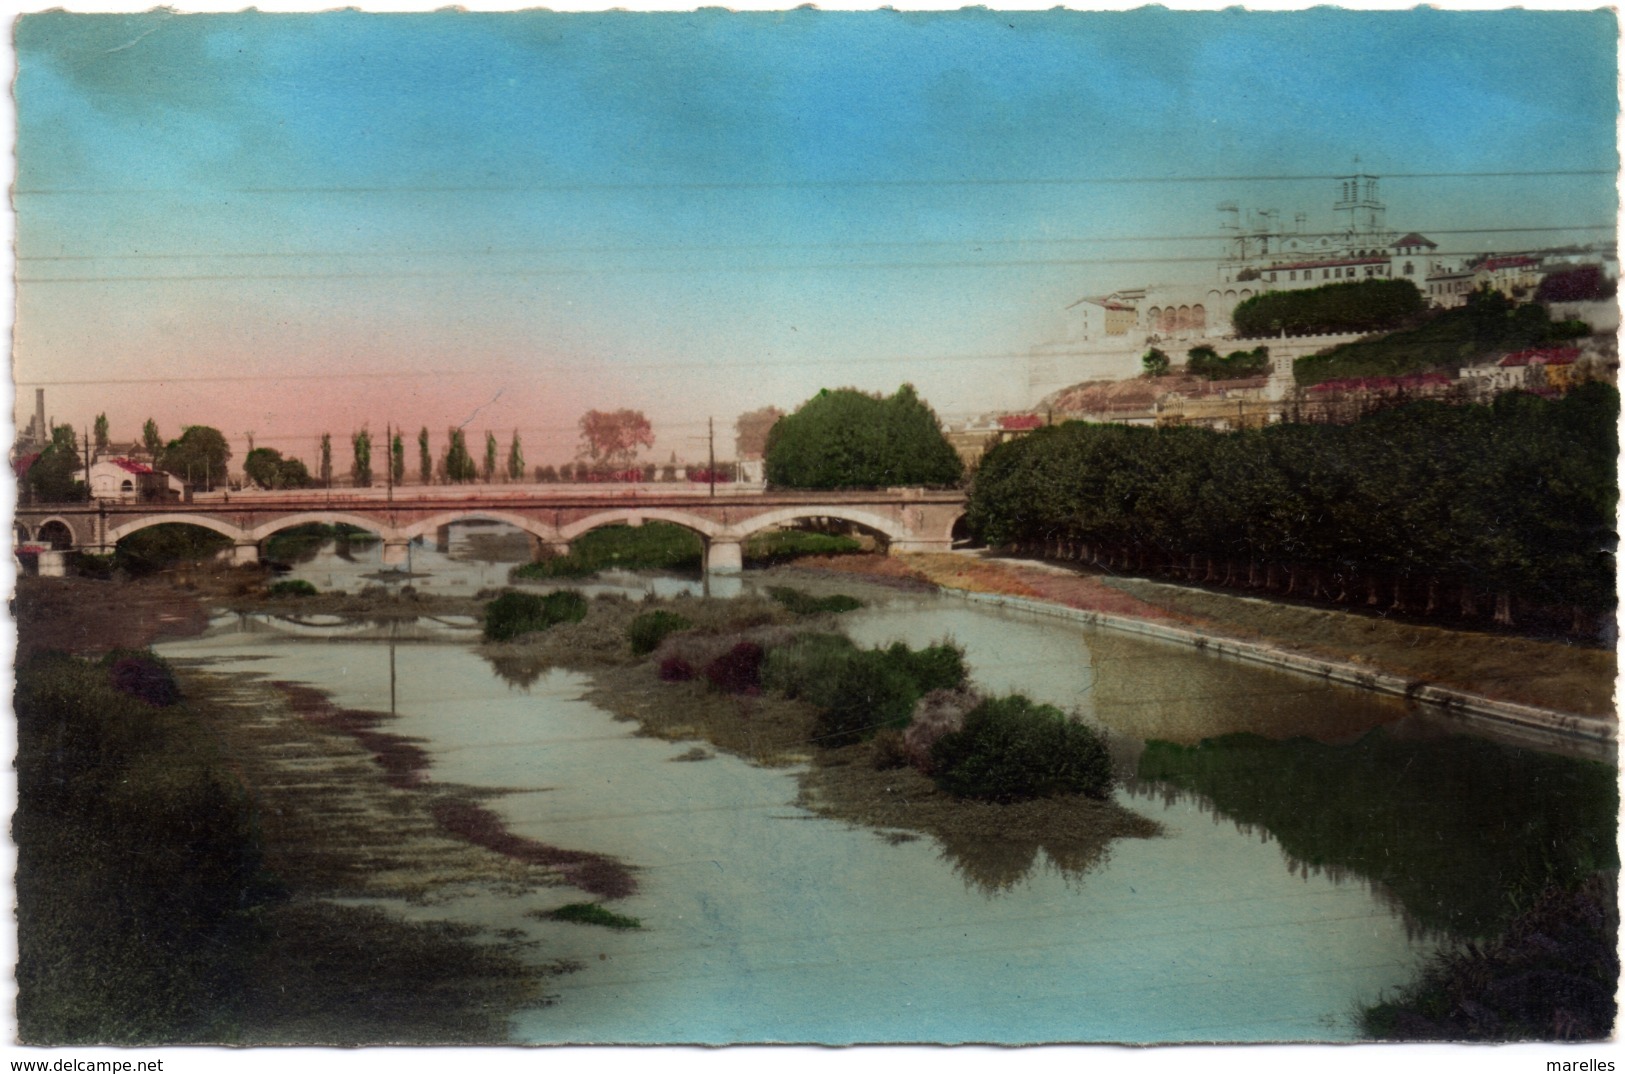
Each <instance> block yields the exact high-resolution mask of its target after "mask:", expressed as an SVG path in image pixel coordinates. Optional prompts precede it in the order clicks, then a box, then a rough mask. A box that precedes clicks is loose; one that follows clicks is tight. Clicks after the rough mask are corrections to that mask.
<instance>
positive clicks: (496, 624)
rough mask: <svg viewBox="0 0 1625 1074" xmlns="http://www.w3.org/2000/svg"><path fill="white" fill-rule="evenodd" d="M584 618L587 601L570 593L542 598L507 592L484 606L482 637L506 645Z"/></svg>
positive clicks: (568, 590) (569, 591) (545, 595)
mask: <svg viewBox="0 0 1625 1074" xmlns="http://www.w3.org/2000/svg"><path fill="white" fill-rule="evenodd" d="M586 617H587V599H586V598H585V597H583V596H582V595H581V594H580V593H577V592H575V591H574V590H570V589H559V590H555V591H554V592H552V593H547V594H543V595H538V594H536V593H515V592H507V593H503V594H502V595H501V596H499V597H497V599H496V600H493V601H492V602H491V603H489V604H487V605H486V606H485V637H486V640H488V641H508V640H509V639H511V638H517V637H519V635H521V634H529V633H531V632H533V631H538V630H546V629H547V628H548V627H551V626H554V625H555V624H558V623H579V622H580V621H581V620H583V619H585V618H586Z"/></svg>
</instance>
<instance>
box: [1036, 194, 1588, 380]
mask: <svg viewBox="0 0 1625 1074" xmlns="http://www.w3.org/2000/svg"><path fill="white" fill-rule="evenodd" d="M1380 182H1381V180H1380V178H1379V177H1378V176H1375V175H1372V174H1370V173H1368V172H1363V171H1357V172H1355V173H1353V174H1349V175H1344V176H1340V177H1338V179H1337V180H1336V188H1335V198H1334V200H1333V204H1332V213H1333V219H1334V224H1333V226H1332V227H1331V229H1329V230H1324V231H1315V230H1311V228H1310V227H1309V223H1308V220H1309V218H1308V214H1306V213H1302V212H1299V213H1296V214H1295V215H1294V216H1293V218H1292V221H1291V223H1289V224H1283V223H1282V221H1281V215H1280V213H1279V211H1278V210H1275V209H1255V210H1243V209H1242V208H1241V207H1240V206H1239V205H1237V203H1235V202H1225V203H1223V204H1221V205H1220V206H1219V207H1218V209H1219V213H1220V218H1221V223H1220V228H1221V230H1222V231H1223V232H1224V234H1225V236H1226V239H1225V242H1226V248H1225V250H1224V252H1223V254H1222V255H1221V256H1220V257H1219V258H1218V259H1217V260H1216V261H1215V263H1214V271H1213V279H1212V281H1211V282H1208V283H1170V284H1147V285H1145V286H1141V287H1132V288H1124V289H1120V290H1117V291H1112V292H1110V293H1108V294H1104V295H1089V296H1085V297H1083V298H1080V299H1078V300H1077V301H1075V302H1073V303H1072V304H1071V305H1069V306H1067V307H1066V309H1065V316H1066V321H1065V326H1064V328H1063V330H1062V332H1061V333H1060V335H1059V336H1058V337H1057V338H1055V339H1051V340H1047V341H1045V342H1044V343H1041V344H1038V345H1037V346H1034V347H1032V348H1031V349H1030V351H1029V352H1028V359H1027V368H1028V377H1027V379H1028V391H1029V392H1030V393H1031V397H1032V398H1040V397H1043V396H1046V395H1050V394H1053V393H1054V392H1056V391H1058V390H1060V389H1063V388H1066V387H1068V386H1071V385H1075V384H1083V383H1087V382H1091V381H1097V380H1119V379H1125V378H1131V377H1135V376H1137V375H1138V374H1139V373H1140V371H1141V369H1140V359H1141V357H1142V356H1143V355H1144V354H1145V352H1146V351H1147V350H1148V349H1150V348H1151V347H1159V348H1161V349H1162V350H1163V351H1164V352H1165V353H1167V355H1168V357H1169V358H1170V359H1171V360H1173V361H1174V362H1175V363H1178V362H1179V361H1181V360H1182V359H1183V357H1184V354H1185V352H1186V351H1187V350H1189V349H1190V348H1191V347H1194V346H1197V345H1199V344H1204V343H1205V344H1208V345H1210V346H1212V347H1213V348H1214V349H1215V350H1218V351H1219V352H1221V353H1224V352H1226V351H1230V350H1234V349H1238V348H1240V349H1251V345H1252V344H1255V343H1263V344H1267V345H1269V346H1270V348H1271V354H1272V356H1275V355H1276V352H1277V349H1278V348H1280V347H1283V346H1285V345H1286V341H1282V340H1270V339H1264V340H1247V341H1240V340H1236V339H1235V338H1234V332H1235V329H1234V325H1233V324H1232V320H1231V319H1232V317H1233V315H1234V313H1235V310H1236V307H1237V306H1239V305H1241V303H1243V302H1246V301H1247V300H1248V299H1250V298H1254V297H1257V296H1258V295H1262V294H1267V293H1270V292H1273V291H1286V290H1297V289H1303V288H1309V287H1320V286H1324V285H1326V284H1334V283H1355V282H1359V281H1363V280H1372V279H1384V280H1409V281H1410V282H1412V283H1413V284H1415V285H1416V288H1417V290H1418V291H1420V292H1421V294H1422V297H1423V299H1424V301H1425V302H1426V303H1427V304H1428V305H1430V306H1434V307H1438V308H1446V309H1448V308H1451V307H1454V306H1460V305H1463V304H1464V303H1465V302H1466V301H1467V296H1468V295H1470V294H1471V293H1472V292H1473V291H1474V290H1475V289H1477V288H1480V287H1490V288H1493V289H1495V290H1498V291H1501V292H1502V293H1503V294H1506V295H1507V296H1508V297H1510V298H1514V299H1518V300H1528V299H1529V298H1530V297H1532V296H1533V294H1534V292H1535V289H1536V288H1537V287H1538V286H1539V284H1540V279H1541V277H1542V275H1543V274H1544V272H1545V271H1547V270H1548V269H1549V268H1550V267H1554V266H1560V267H1564V268H1573V267H1574V266H1576V265H1580V264H1598V265H1600V266H1601V267H1602V270H1603V272H1604V273H1605V275H1607V276H1608V278H1610V279H1617V278H1618V272H1619V268H1618V259H1617V257H1616V256H1615V254H1614V253H1613V251H1612V250H1602V249H1593V248H1572V247H1571V248H1566V249H1563V250H1553V251H1534V252H1519V253H1507V254H1499V255H1492V256H1488V257H1483V258H1479V259H1477V260H1476V261H1473V262H1471V263H1468V262H1467V261H1465V260H1464V259H1463V258H1461V257H1459V256H1456V255H1450V254H1441V253H1440V251H1439V245H1438V243H1436V242H1434V241H1433V240H1432V239H1430V238H1428V237H1427V236H1426V235H1424V234H1422V233H1421V232H1417V231H1408V232H1406V233H1404V234H1402V235H1401V234H1399V233H1398V232H1396V231H1394V230H1393V229H1391V228H1389V227H1388V224H1387V220H1386V216H1387V206H1386V205H1385V204H1384V202H1383V200H1382V196H1381V190H1380ZM1591 316H1595V315H1591ZM1599 330H1606V329H1599ZM1336 342H1342V340H1336V341H1333V340H1327V341H1325V342H1324V343H1322V344H1318V345H1316V346H1315V347H1314V348H1312V349H1320V347H1323V346H1332V345H1335V343H1336ZM1293 349H1294V350H1297V349H1298V347H1297V346H1296V345H1294V348H1293ZM1305 353H1309V351H1306V352H1305Z"/></svg>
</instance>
